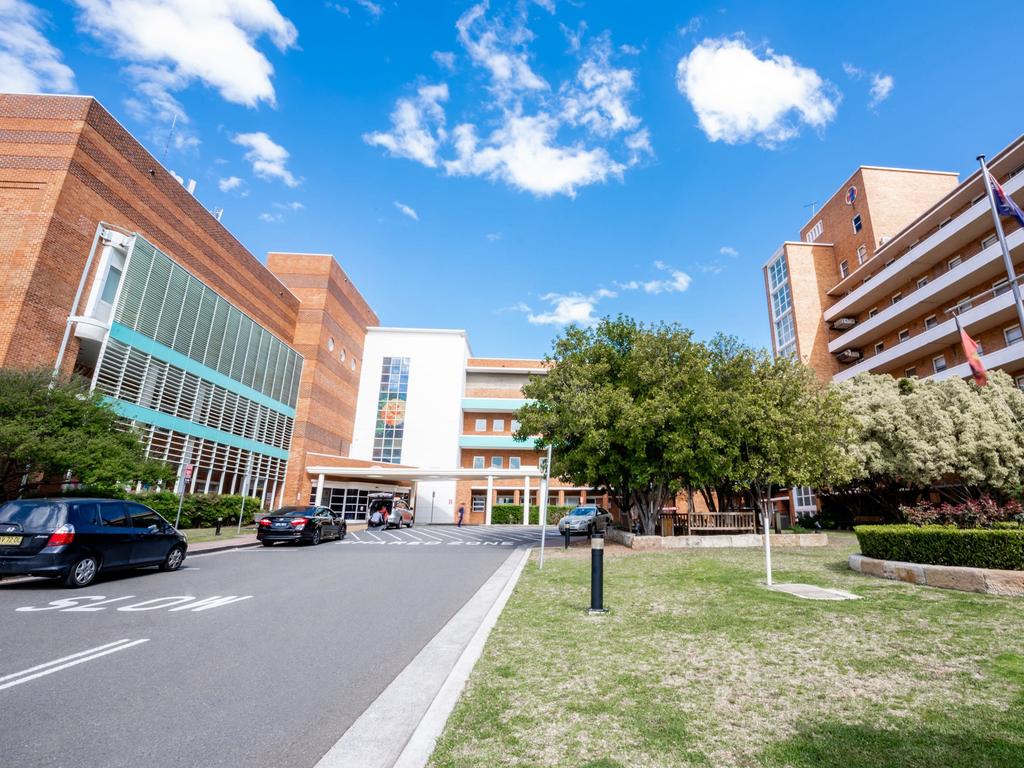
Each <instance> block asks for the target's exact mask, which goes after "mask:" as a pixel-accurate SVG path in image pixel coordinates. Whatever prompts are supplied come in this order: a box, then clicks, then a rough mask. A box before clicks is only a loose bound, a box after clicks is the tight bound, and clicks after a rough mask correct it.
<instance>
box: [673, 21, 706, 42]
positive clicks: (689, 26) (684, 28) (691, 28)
mask: <svg viewBox="0 0 1024 768" xmlns="http://www.w3.org/2000/svg"><path fill="white" fill-rule="evenodd" d="M703 24H704V17H703V16H693V17H691V18H690V20H689V21H688V22H686V23H685V24H682V25H680V26H679V29H678V30H676V31H677V32H679V36H680V37H686V36H687V35H691V34H693V33H694V32H696V31H697V30H699V29H700V28H701V26H702V25H703Z"/></svg>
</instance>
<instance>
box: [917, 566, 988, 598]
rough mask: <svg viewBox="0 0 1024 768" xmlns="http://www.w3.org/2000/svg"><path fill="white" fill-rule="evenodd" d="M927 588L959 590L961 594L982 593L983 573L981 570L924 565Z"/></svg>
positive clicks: (983, 589) (983, 586)
mask: <svg viewBox="0 0 1024 768" xmlns="http://www.w3.org/2000/svg"><path fill="white" fill-rule="evenodd" d="M924 567H925V568H926V569H927V571H926V574H927V581H926V582H925V583H926V584H927V585H928V586H929V587H941V588H942V589H959V590H960V591H961V592H984V591H985V571H984V569H983V568H958V567H956V566H952V565H926V566H924Z"/></svg>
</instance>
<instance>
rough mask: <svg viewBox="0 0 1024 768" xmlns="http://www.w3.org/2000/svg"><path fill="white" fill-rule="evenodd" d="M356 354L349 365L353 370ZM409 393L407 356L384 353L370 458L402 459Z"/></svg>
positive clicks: (396, 462) (399, 460) (393, 462)
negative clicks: (406, 404) (385, 354)
mask: <svg viewBox="0 0 1024 768" xmlns="http://www.w3.org/2000/svg"><path fill="white" fill-rule="evenodd" d="M355 364H356V361H355V358H353V359H352V367H353V370H355ZM408 395H409V358H408V357H385V358H384V359H383V360H382V361H381V367H380V387H379V389H378V394H377V423H376V425H375V428H374V438H373V456H372V458H373V460H374V461H380V462H384V463H385V464H401V463H402V442H403V440H404V439H405V402H406V399H407V398H408Z"/></svg>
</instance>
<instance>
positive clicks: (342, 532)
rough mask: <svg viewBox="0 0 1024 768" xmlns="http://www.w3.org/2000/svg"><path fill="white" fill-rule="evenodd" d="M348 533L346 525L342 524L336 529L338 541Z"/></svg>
mask: <svg viewBox="0 0 1024 768" xmlns="http://www.w3.org/2000/svg"><path fill="white" fill-rule="evenodd" d="M347 535H348V526H347V525H343V526H341V528H339V529H338V541H341V540H342V539H344V538H345V537H346V536H347Z"/></svg>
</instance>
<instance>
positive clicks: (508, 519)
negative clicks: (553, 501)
mask: <svg viewBox="0 0 1024 768" xmlns="http://www.w3.org/2000/svg"><path fill="white" fill-rule="evenodd" d="M571 509H575V507H566V506H562V507H559V506H549V507H548V525H554V524H555V523H557V522H558V521H559V520H561V519H562V518H563V517H564V516H565V515H566V513H568V512H569V510H571ZM491 522H492V523H493V524H494V525H522V524H523V505H522V504H495V505H494V506H493V507H491ZM530 525H540V510H539V509H538V508H537V507H536V506H535V505H531V506H530Z"/></svg>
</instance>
